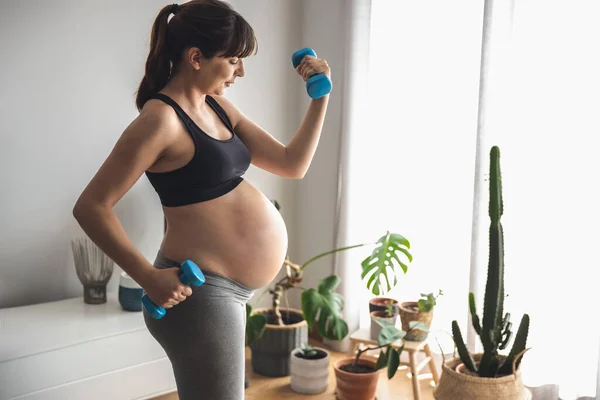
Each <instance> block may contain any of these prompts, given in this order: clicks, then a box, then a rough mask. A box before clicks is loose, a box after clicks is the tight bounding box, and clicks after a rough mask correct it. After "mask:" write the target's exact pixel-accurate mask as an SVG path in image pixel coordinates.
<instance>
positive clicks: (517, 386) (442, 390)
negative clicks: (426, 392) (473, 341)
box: [433, 354, 531, 400]
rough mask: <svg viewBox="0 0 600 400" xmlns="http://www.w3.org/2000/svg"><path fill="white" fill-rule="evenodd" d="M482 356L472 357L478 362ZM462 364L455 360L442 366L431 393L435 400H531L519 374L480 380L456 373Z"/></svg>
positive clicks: (476, 377)
mask: <svg viewBox="0 0 600 400" xmlns="http://www.w3.org/2000/svg"><path fill="white" fill-rule="evenodd" d="M481 356H482V354H475V355H473V359H474V360H475V361H476V362H478V361H479V360H481ZM459 364H462V361H461V360H460V358H455V359H453V360H450V361H448V362H446V363H444V364H443V365H442V376H441V377H440V383H439V384H438V385H437V387H436V388H435V390H434V392H433V397H435V399H436V400H458V399H460V400H531V392H530V391H529V389H527V388H526V387H525V385H523V380H522V379H521V372H520V371H519V370H517V372H516V373H515V374H512V375H507V376H503V377H499V378H480V377H478V376H472V375H467V374H462V373H458V372H456V367H458V365H459Z"/></svg>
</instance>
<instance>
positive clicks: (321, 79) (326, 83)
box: [292, 47, 332, 99]
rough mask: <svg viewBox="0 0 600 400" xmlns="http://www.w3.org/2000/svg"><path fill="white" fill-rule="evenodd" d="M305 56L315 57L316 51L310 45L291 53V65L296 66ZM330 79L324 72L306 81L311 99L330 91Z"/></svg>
mask: <svg viewBox="0 0 600 400" xmlns="http://www.w3.org/2000/svg"><path fill="white" fill-rule="evenodd" d="M305 56H313V57H316V56H317V53H315V51H314V50H313V49H311V48H310V47H305V48H303V49H300V50H298V51H296V52H295V53H294V54H292V65H293V66H294V68H296V67H297V66H298V65H300V63H301V62H302V59H304V57H305ZM331 87H332V84H331V79H329V77H328V76H327V75H324V74H315V75H313V76H311V77H310V78H309V79H308V81H306V91H307V92H308V95H309V96H310V97H312V98H313V99H318V98H320V97H323V96H325V95H326V94H329V92H331Z"/></svg>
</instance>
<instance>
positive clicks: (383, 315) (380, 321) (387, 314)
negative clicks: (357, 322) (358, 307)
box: [371, 305, 398, 340]
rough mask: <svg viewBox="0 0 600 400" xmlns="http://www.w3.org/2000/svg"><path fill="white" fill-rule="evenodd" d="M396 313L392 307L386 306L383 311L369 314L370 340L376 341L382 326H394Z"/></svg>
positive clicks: (396, 317)
mask: <svg viewBox="0 0 600 400" xmlns="http://www.w3.org/2000/svg"><path fill="white" fill-rule="evenodd" d="M397 319H398V312H397V311H396V309H395V308H394V307H393V306H392V305H388V306H387V307H386V309H385V311H372V312H371V339H373V340H377V338H378V337H379V333H380V332H381V328H382V327H383V326H384V325H396V321H397Z"/></svg>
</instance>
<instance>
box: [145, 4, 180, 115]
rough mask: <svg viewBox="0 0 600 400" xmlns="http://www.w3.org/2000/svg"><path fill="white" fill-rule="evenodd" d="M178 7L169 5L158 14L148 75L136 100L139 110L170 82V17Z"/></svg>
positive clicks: (148, 60)
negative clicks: (168, 40)
mask: <svg viewBox="0 0 600 400" xmlns="http://www.w3.org/2000/svg"><path fill="white" fill-rule="evenodd" d="M175 7H177V6H176V5H168V6H166V7H164V8H163V9H162V10H160V12H159V13H158V16H157V17H156V20H155V21H154V25H153V26H152V34H151V36H150V54H149V55H148V59H147V60H146V74H145V75H144V78H142V82H141V83H140V86H139V88H138V92H137V98H136V100H135V103H136V106H137V108H138V110H141V109H142V107H144V104H146V102H147V101H148V100H149V99H150V97H152V96H153V95H155V94H156V93H158V91H159V90H161V89H162V88H163V87H164V86H165V85H166V84H167V82H168V80H169V76H170V75H171V61H170V60H169V54H168V52H167V28H168V25H169V16H170V15H171V13H172V12H173V11H174V8H175Z"/></svg>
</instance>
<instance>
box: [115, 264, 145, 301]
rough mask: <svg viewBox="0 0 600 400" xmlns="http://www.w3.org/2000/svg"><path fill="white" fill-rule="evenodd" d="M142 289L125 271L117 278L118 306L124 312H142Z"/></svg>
mask: <svg viewBox="0 0 600 400" xmlns="http://www.w3.org/2000/svg"><path fill="white" fill-rule="evenodd" d="M143 294H144V289H142V287H141V286H140V285H139V284H138V283H137V282H136V281H134V280H133V278H132V277H130V276H129V275H128V274H127V273H126V272H125V271H123V272H121V276H120V278H119V304H121V307H123V309H124V310H126V311H142V295H143Z"/></svg>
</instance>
